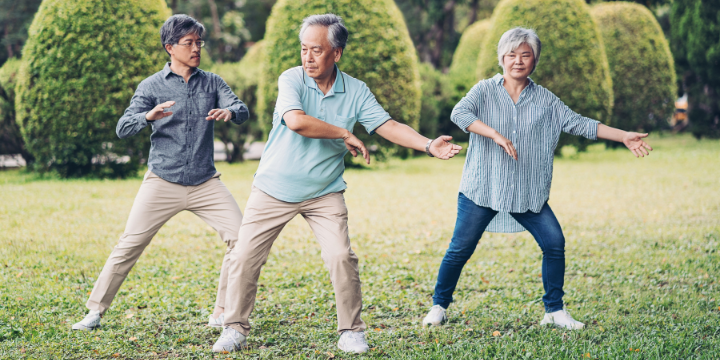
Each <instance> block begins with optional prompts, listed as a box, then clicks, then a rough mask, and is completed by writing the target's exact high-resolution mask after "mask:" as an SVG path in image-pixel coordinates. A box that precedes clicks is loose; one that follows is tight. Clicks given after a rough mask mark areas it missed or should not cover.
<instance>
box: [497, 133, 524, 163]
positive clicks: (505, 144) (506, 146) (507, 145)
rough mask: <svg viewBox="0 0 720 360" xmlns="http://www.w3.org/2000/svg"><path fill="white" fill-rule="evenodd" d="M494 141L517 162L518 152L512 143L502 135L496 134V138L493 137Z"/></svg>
mask: <svg viewBox="0 0 720 360" xmlns="http://www.w3.org/2000/svg"><path fill="white" fill-rule="evenodd" d="M492 139H493V141H494V142H495V143H496V144H498V145H499V146H500V147H501V148H502V149H503V150H505V152H506V153H507V154H508V155H510V156H511V157H512V158H513V159H515V160H517V159H518V157H517V150H515V146H513V143H512V141H510V140H508V139H506V138H505V137H504V136H502V135H500V133H496V134H495V136H494V137H492Z"/></svg>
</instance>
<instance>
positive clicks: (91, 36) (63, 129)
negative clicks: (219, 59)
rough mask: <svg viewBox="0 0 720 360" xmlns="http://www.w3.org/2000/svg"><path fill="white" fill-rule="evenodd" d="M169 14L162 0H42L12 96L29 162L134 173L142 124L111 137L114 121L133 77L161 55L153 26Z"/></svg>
mask: <svg viewBox="0 0 720 360" xmlns="http://www.w3.org/2000/svg"><path fill="white" fill-rule="evenodd" d="M169 16H170V11H169V9H168V8H167V5H166V3H165V0H144V1H142V0H115V1H104V0H45V1H43V3H42V5H41V6H40V9H39V10H38V12H37V14H36V15H35V19H34V20H33V23H32V25H31V26H30V30H29V38H28V41H27V43H26V45H25V48H24V49H23V62H22V65H21V67H20V74H19V76H18V82H17V86H16V90H17V97H16V99H15V109H16V111H17V121H18V123H19V125H20V127H21V130H22V134H23V138H24V139H25V143H26V144H27V147H28V150H29V151H30V152H31V153H32V154H33V155H34V156H35V158H36V162H35V166H34V168H35V169H36V170H39V171H55V172H57V173H58V174H59V175H60V176H63V177H70V176H83V175H87V174H93V175H95V176H109V177H123V176H126V175H134V174H136V172H137V170H138V168H139V166H140V164H141V160H143V158H144V157H145V156H146V155H147V153H146V152H147V149H148V148H149V142H150V132H149V131H150V130H145V131H143V132H141V133H140V134H138V135H136V136H134V137H132V138H130V139H124V140H119V139H118V138H117V135H116V134H115V126H116V124H117V121H118V119H119V118H120V116H122V114H123V112H124V110H125V108H126V107H127V106H128V104H129V103H130V98H131V97H132V95H133V93H134V91H135V89H136V87H137V86H138V84H139V83H140V81H142V80H143V79H145V78H146V77H148V76H150V75H152V74H153V73H155V72H157V71H159V70H161V69H162V67H163V65H164V63H165V61H167V59H168V57H167V54H166V53H165V51H164V50H163V48H162V46H161V44H160V36H159V29H160V27H161V26H162V24H163V22H164V21H165V20H166V19H167V18H168V17H169ZM124 156H129V161H127V162H125V161H124V160H125V159H122V157H124ZM117 160H122V161H117Z"/></svg>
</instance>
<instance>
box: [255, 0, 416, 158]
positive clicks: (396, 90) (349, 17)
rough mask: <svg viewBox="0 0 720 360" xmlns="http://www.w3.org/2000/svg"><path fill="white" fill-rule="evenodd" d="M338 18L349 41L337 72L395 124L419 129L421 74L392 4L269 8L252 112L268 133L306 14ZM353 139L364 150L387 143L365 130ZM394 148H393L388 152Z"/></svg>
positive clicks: (382, 0)
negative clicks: (359, 84) (363, 88)
mask: <svg viewBox="0 0 720 360" xmlns="http://www.w3.org/2000/svg"><path fill="white" fill-rule="evenodd" d="M323 13H334V14H337V15H339V16H341V17H342V18H343V20H344V22H345V26H347V28H348V30H349V32H350V37H349V39H348V43H347V47H346V49H345V52H344V53H343V56H342V59H341V60H340V62H339V63H338V66H339V68H340V70H342V71H344V72H346V73H348V74H349V75H350V76H353V77H355V78H357V79H360V80H362V81H364V82H365V83H366V84H367V86H368V87H369V88H370V90H371V91H372V92H373V94H375V97H376V98H377V100H378V102H379V103H380V104H381V105H382V106H383V107H384V108H385V110H387V111H388V112H389V113H390V116H392V118H393V119H394V120H396V121H399V122H402V123H406V124H408V125H410V126H412V127H413V128H415V129H417V128H418V117H419V114H420V75H419V72H418V64H417V57H416V54H415V47H414V46H413V43H412V40H410V35H409V33H408V30H407V27H406V25H405V20H404V18H403V15H402V13H401V12H400V10H399V9H398V8H397V6H396V5H395V3H394V2H393V1H391V0H280V1H278V2H277V3H276V4H275V6H274V7H273V10H272V14H271V15H270V18H268V21H267V30H266V32H265V39H264V41H265V49H266V51H265V56H264V58H265V59H267V60H264V61H263V62H262V70H261V76H260V82H259V89H258V106H257V113H258V116H259V120H260V122H261V124H262V125H263V128H264V130H265V132H266V136H267V133H268V132H269V131H270V129H271V128H272V113H273V110H274V107H275V101H276V99H277V79H278V77H279V76H280V74H282V72H283V71H285V70H287V69H289V68H291V67H294V66H298V65H301V60H300V42H299V40H298V32H299V30H300V26H301V24H302V20H303V19H304V18H305V17H306V16H309V15H313V14H323ZM357 129H359V128H356V131H355V134H356V135H357V136H358V137H360V138H361V139H362V140H363V141H365V142H366V145H371V144H379V145H382V147H390V143H389V142H387V141H383V140H382V139H381V138H380V137H379V136H373V137H369V136H368V135H367V134H366V133H365V131H357ZM393 148H394V147H393Z"/></svg>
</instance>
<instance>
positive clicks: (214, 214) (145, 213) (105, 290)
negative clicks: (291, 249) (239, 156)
mask: <svg viewBox="0 0 720 360" xmlns="http://www.w3.org/2000/svg"><path fill="white" fill-rule="evenodd" d="M183 210H188V211H191V212H193V213H194V214H195V215H197V216H198V217H200V218H201V219H202V220H203V221H205V222H206V223H207V224H208V225H210V226H212V227H213V228H214V229H215V230H216V231H217V232H218V233H219V234H220V237H221V238H222V240H223V241H224V242H225V243H226V244H227V251H226V252H225V257H224V259H223V265H222V269H221V271H220V283H219V285H218V293H217V298H216V305H217V306H220V307H223V306H224V303H225V291H226V289H227V270H228V269H227V264H228V261H227V260H228V256H229V255H228V254H229V253H230V250H231V249H232V248H233V247H234V246H235V243H236V242H237V235H238V229H239V227H240V223H241V222H242V212H240V207H238V205H237V203H236V202H235V199H234V198H233V197H232V195H231V194H230V191H229V190H228V189H227V188H226V187H225V185H223V183H222V181H220V173H217V174H215V176H213V177H212V178H211V179H210V180H208V181H206V182H204V183H202V184H200V185H196V186H183V185H178V184H175V183H171V182H169V181H165V180H163V179H161V178H160V177H158V176H157V175H155V174H153V173H152V172H150V171H148V172H147V173H146V174H145V178H144V179H143V182H142V185H141V186H140V190H139V191H138V194H137V196H136V197H135V202H134V203H133V206H132V209H131V210H130V216H129V217H128V221H127V225H126V226H125V232H124V233H123V234H122V236H121V237H120V241H118V244H117V245H116V246H115V248H114V249H113V251H112V253H111V254H110V257H109V258H108V259H107V262H105V266H104V267H103V269H102V272H101V273H100V277H98V279H97V281H96V282H95V287H94V288H93V291H92V293H91V294H90V299H88V301H87V304H86V306H87V308H88V309H90V310H97V311H100V312H105V310H107V309H108V308H109V307H110V304H111V303H112V301H113V299H114V298H115V295H116V294H117V292H118V289H120V285H122V283H123V281H124V280H125V277H127V275H128V273H129V272H130V269H132V267H133V265H135V262H136V261H137V260H138V258H139V257H140V255H141V254H142V252H143V250H145V247H146V246H148V244H150V241H151V240H152V238H153V236H155V234H156V233H157V232H158V230H160V228H161V227H162V226H163V225H164V224H165V223H166V222H167V221H168V220H170V218H172V217H173V216H175V214H177V213H179V212H180V211H183Z"/></svg>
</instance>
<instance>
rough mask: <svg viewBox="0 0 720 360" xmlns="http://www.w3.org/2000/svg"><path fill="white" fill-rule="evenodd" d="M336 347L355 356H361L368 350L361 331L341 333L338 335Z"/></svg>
mask: <svg viewBox="0 0 720 360" xmlns="http://www.w3.org/2000/svg"><path fill="white" fill-rule="evenodd" d="M338 347H339V348H340V350H342V351H345V352H349V353H356V354H362V353H364V352H366V351H368V349H369V348H370V347H369V346H368V344H367V341H365V333H364V332H362V331H343V332H342V334H340V340H339V341H338Z"/></svg>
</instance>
